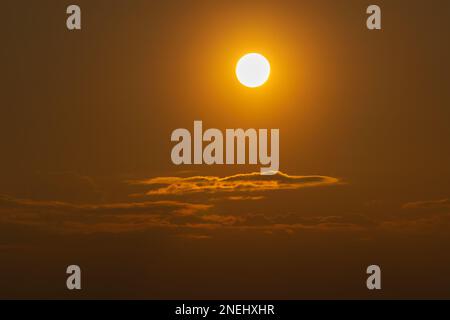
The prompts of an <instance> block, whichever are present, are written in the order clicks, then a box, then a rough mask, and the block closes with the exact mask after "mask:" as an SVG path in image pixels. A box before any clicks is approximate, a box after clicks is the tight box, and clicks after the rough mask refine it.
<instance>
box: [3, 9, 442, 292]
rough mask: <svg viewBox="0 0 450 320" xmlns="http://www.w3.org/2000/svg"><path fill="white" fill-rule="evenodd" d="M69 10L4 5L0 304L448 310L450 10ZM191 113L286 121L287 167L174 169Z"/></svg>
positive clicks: (263, 122)
mask: <svg viewBox="0 0 450 320" xmlns="http://www.w3.org/2000/svg"><path fill="white" fill-rule="evenodd" d="M72 3H73V1H56V0H53V1H49V0H40V1H7V2H6V3H2V7H1V10H2V13H3V15H2V19H0V20H1V22H0V35H1V39H2V40H1V41H2V46H1V47H2V49H1V50H0V61H1V64H2V67H1V74H2V77H1V79H2V80H1V88H2V90H1V92H2V94H1V96H0V99H1V103H0V105H1V117H0V143H1V144H0V146H1V151H2V152H1V157H0V177H1V179H0V297H1V298H15V297H17V298H20V297H21V298H55V297H59V298H79V297H86V298H110V297H111V298H158V299H160V298H181V299H183V298H235V299H239V298H255V299H256V298H267V299H277V298H289V299H299V298H372V297H374V298H412V297H414V298H418V297H420V298H438V297H439V298H449V297H450V273H449V270H450V256H449V255H448V251H449V249H450V248H449V244H450V236H449V231H450V166H449V163H450V126H449V120H450V108H449V106H450V91H449V90H448V85H449V83H450V79H449V77H450V76H449V67H450V64H449V61H448V58H449V56H450V55H449V54H450V45H449V41H448V38H449V27H448V20H449V19H450V3H449V2H448V1H377V2H376V3H377V4H378V5H379V6H380V7H381V10H382V30H380V31H369V30H367V28H366V22H365V20H366V17H367V15H366V13H365V10H366V8H367V6H368V5H369V4H372V3H369V2H367V1H356V0H355V1H339V2H338V1H323V0H320V1H239V2H237V1H143V0H130V1H119V0H117V1H111V0H108V1H106V0H95V1H83V0H79V1H76V3H77V4H78V5H79V6H80V7H81V10H82V30H80V31H68V30H67V28H66V16H67V15H66V13H65V11H66V7H67V6H68V5H69V4H72ZM74 3H75V2H74ZM247 52H260V53H262V54H264V55H265V56H266V57H267V59H268V60H269V61H270V63H271V77H270V79H269V81H268V82H267V83H266V84H265V85H264V86H262V87H261V88H258V89H248V88H245V87H244V86H242V85H241V84H239V82H238V81H237V80H236V77H235V74H234V67H235V64H236V62H237V60H238V59H239V57H241V56H242V55H243V54H245V53H247ZM194 120H202V121H203V126H204V127H205V128H219V129H221V130H225V129H226V128H244V129H246V128H267V129H271V128H279V129H280V171H281V172H282V173H280V174H278V175H275V176H271V177H261V176H260V175H258V174H254V173H253V172H258V171H259V168H260V165H228V166H226V165H215V166H207V165H190V166H187V165H184V166H175V165H174V164H172V161H171V158H170V152H171V149H172V147H173V146H174V143H173V142H171V141H170V135H171V132H172V131H173V130H174V129H176V128H187V129H189V130H191V131H192V130H193V122H194ZM224 187H226V191H224ZM70 264H78V265H80V267H81V268H82V274H83V290H82V291H81V292H70V291H68V290H67V289H66V287H65V281H66V274H65V270H66V267H67V266H68V265H70ZM370 264H378V265H380V267H381V269H382V286H383V289H382V290H381V291H379V292H373V291H368V290H367V288H366V282H365V281H366V277H367V275H366V273H365V271H366V267H367V266H368V265H370Z"/></svg>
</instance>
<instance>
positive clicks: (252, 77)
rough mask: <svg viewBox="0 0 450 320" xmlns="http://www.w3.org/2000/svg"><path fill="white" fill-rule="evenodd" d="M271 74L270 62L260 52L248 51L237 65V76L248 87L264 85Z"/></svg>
mask: <svg viewBox="0 0 450 320" xmlns="http://www.w3.org/2000/svg"><path fill="white" fill-rule="evenodd" d="M269 75H270V64H269V61H267V59H266V58H265V57H264V56H263V55H261V54H259V53H248V54H246V55H244V56H243V57H242V58H240V59H239V61H238V63H237V65H236V76H237V78H238V80H239V82H240V83H242V84H243V85H244V86H246V87H250V88H256V87H259V86H262V85H263V84H264V83H265V82H266V81H267V79H269Z"/></svg>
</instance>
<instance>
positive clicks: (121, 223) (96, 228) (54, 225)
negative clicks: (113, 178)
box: [0, 195, 212, 233]
mask: <svg viewBox="0 0 450 320" xmlns="http://www.w3.org/2000/svg"><path fill="white" fill-rule="evenodd" d="M211 207H212V205H209V204H201V203H188V202H180V201H143V202H128V203H127V202H123V203H122V202H119V203H106V204H73V203H68V202H62V201H46V200H43V201H40V200H32V199H16V198H13V197H9V196H5V195H0V223H3V224H19V225H26V226H32V227H38V228H44V229H50V230H51V231H55V232H62V233H66V232H81V233H94V232H112V233H114V232H129V231H138V230H145V229H148V228H153V227H174V226H176V224H174V223H173V221H175V220H176V219H180V221H181V220H182V219H185V220H186V221H196V219H197V218H196V217H195V215H196V214H199V213H200V212H203V211H207V210H208V209H210V208H211ZM189 216H191V218H189V219H188V218H187V217H189Z"/></svg>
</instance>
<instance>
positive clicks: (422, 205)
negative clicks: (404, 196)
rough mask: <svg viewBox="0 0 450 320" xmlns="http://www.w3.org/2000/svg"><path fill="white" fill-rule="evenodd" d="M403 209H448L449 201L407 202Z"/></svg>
mask: <svg viewBox="0 0 450 320" xmlns="http://www.w3.org/2000/svg"><path fill="white" fill-rule="evenodd" d="M403 208H404V209H450V199H441V200H427V201H415V202H408V203H405V204H404V205H403Z"/></svg>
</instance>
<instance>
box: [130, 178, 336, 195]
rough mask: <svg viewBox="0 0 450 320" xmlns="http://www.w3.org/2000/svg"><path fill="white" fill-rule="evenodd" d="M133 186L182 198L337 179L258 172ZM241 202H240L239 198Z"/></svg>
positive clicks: (147, 181) (152, 181) (330, 182)
mask: <svg viewBox="0 0 450 320" xmlns="http://www.w3.org/2000/svg"><path fill="white" fill-rule="evenodd" d="M128 183H130V184H133V185H146V186H149V189H150V190H148V191H147V192H146V194H147V195H178V194H188V193H196V192H208V193H216V192H252V191H268V190H289V189H299V188H305V187H314V186H324V185H333V184H337V183H339V180H338V179H337V178H333V177H328V176H293V175H288V174H285V173H282V172H278V173H276V174H274V175H261V174H260V173H258V172H254V173H244V174H236V175H232V176H228V177H223V178H221V177H216V176H193V177H187V178H183V177H155V178H150V179H144V180H132V181H128ZM235 200H239V199H235Z"/></svg>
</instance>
